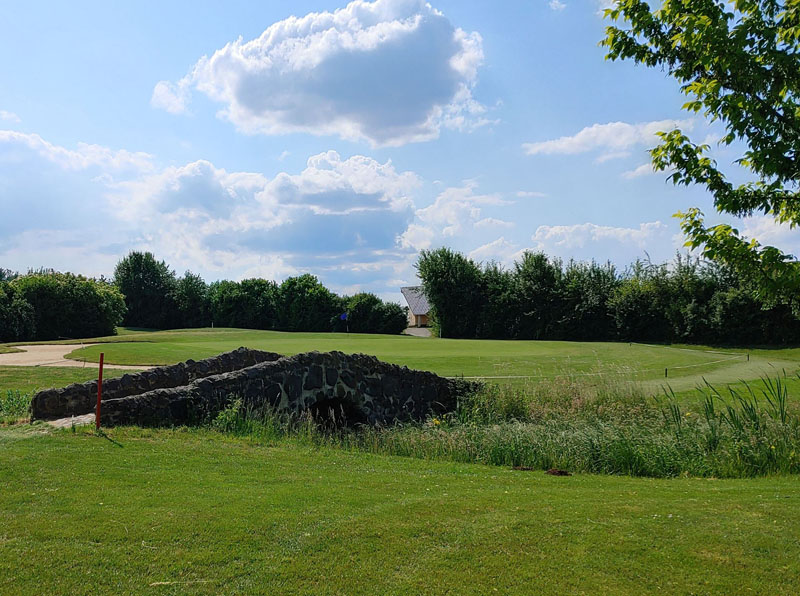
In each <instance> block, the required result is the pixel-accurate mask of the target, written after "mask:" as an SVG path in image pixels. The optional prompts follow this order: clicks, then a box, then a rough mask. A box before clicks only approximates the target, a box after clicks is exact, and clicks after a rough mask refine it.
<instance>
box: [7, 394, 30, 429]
mask: <svg viewBox="0 0 800 596" xmlns="http://www.w3.org/2000/svg"><path fill="white" fill-rule="evenodd" d="M30 407H31V397H30V395H28V394H27V393H21V392H20V391H11V390H10V389H9V390H7V391H6V392H5V394H3V393H2V392H0V422H2V423H9V422H16V421H17V420H20V419H22V418H26V417H27V416H28V414H29V412H30Z"/></svg>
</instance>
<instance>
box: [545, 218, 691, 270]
mask: <svg viewBox="0 0 800 596" xmlns="http://www.w3.org/2000/svg"><path fill="white" fill-rule="evenodd" d="M531 240H532V241H533V246H532V248H533V250H537V251H543V252H545V253H547V254H548V255H552V256H557V257H561V258H563V259H577V260H591V259H596V260H601V261H605V260H611V261H613V262H615V263H617V264H619V265H627V264H628V263H630V262H631V261H633V260H634V259H636V258H640V257H643V256H645V252H647V254H649V255H650V256H651V257H652V258H653V259H654V260H655V261H666V260H668V259H670V258H671V257H672V256H673V254H674V250H675V248H676V247H675V244H674V239H673V237H672V234H671V228H670V227H669V226H667V225H666V224H664V223H662V222H660V221H652V222H646V223H642V224H639V226H637V227H624V226H605V225H598V224H594V223H588V222H587V223H582V224H575V225H560V226H539V227H538V228H537V229H536V231H535V233H534V234H533V236H532V237H531Z"/></svg>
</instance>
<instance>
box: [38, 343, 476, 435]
mask: <svg viewBox="0 0 800 596" xmlns="http://www.w3.org/2000/svg"><path fill="white" fill-rule="evenodd" d="M478 386H479V385H478V384H477V383H472V382H469V381H464V380H461V379H446V378H443V377H440V376H438V375H436V374H433V373H430V372H425V371H419V370H412V369H409V368H407V367H405V366H403V367H401V366H397V365H394V364H388V363H386V362H381V361H380V360H378V359H377V358H375V357H374V356H367V355H365V354H343V353H342V352H327V353H319V352H308V353H305V354H297V355H296V356H289V357H285V356H281V355H280V354H275V353H271V352H261V351H258V350H249V349H247V348H239V349H238V350H234V351H233V352H227V353H225V354H220V355H219V356H215V357H214V358H209V359H207V360H201V361H199V362H194V361H192V360H188V361H186V362H183V363H180V364H176V365H174V366H168V367H161V368H155V369H151V370H148V371H145V372H143V373H138V374H132V375H124V376H122V377H120V378H119V379H112V380H110V381H107V382H104V383H103V396H104V399H103V404H102V409H101V423H102V424H104V425H120V424H139V425H177V424H191V423H196V422H202V421H204V420H208V419H210V418H211V417H213V416H215V415H216V414H217V413H218V412H219V411H220V410H222V409H223V408H225V407H226V406H228V405H229V404H230V403H232V402H233V401H234V400H236V399H240V400H241V401H242V405H243V407H244V408H245V409H246V411H250V412H253V413H256V414H257V413H259V412H263V411H265V410H266V409H274V410H277V411H279V412H285V413H298V414H299V413H302V412H305V411H311V412H312V413H314V414H322V415H329V414H332V415H333V416H335V417H336V419H337V420H339V421H343V422H344V423H350V424H352V423H373V424H374V423H386V422H391V421H396V420H420V419H423V418H425V417H426V416H428V415H438V414H442V413H444V412H448V411H452V410H453V409H455V407H456V405H457V402H458V399H459V398H460V397H463V396H465V395H466V394H468V393H470V392H472V391H475V390H476V389H477V388H478ZM96 396H97V383H96V382H88V383H82V384H75V385H70V386H68V387H65V388H63V389H49V390H46V391H41V392H39V393H37V394H36V395H35V396H34V398H33V402H32V405H31V411H32V417H33V418H41V419H53V418H63V417H66V416H71V415H81V414H86V413H89V412H91V411H93V407H94V406H93V404H94V402H95V401H96V399H97V397H96Z"/></svg>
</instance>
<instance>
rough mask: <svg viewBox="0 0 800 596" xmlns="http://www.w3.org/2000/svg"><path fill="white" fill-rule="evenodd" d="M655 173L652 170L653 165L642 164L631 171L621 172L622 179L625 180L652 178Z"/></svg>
mask: <svg viewBox="0 0 800 596" xmlns="http://www.w3.org/2000/svg"><path fill="white" fill-rule="evenodd" d="M656 173H657V172H656V171H655V170H654V169H653V164H650V163H643V164H642V165H640V166H638V167H637V168H634V169H633V170H628V171H627V172H622V177H623V178H625V179H626V180H632V179H634V178H641V177H642V176H652V175H653V174H656Z"/></svg>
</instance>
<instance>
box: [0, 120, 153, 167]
mask: <svg viewBox="0 0 800 596" xmlns="http://www.w3.org/2000/svg"><path fill="white" fill-rule="evenodd" d="M0 144H5V145H7V146H9V147H11V148H14V147H16V148H23V149H29V150H33V151H35V152H36V153H38V154H39V155H40V156H42V157H44V158H45V159H47V160H48V161H50V162H52V163H55V164H58V165H59V166H61V167H62V168H65V169H69V170H85V169H87V168H90V167H93V166H97V167H100V168H106V169H111V170H124V169H134V170H140V171H147V170H151V169H152V168H153V161H152V159H153V158H152V156H151V155H149V154H147V153H142V152H130V151H125V150H124V149H123V150H119V151H115V150H113V149H109V148H108V147H103V146H101V145H89V144H87V143H78V145H77V149H67V148H65V147H61V146H59V145H54V144H52V143H49V142H48V141H45V140H44V139H43V138H42V137H40V136H39V135H37V134H27V133H21V132H16V131H13V130H0ZM14 159H16V157H15V156H14V154H13V153H12V152H7V153H5V155H4V156H3V158H2V161H11V160H14Z"/></svg>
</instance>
